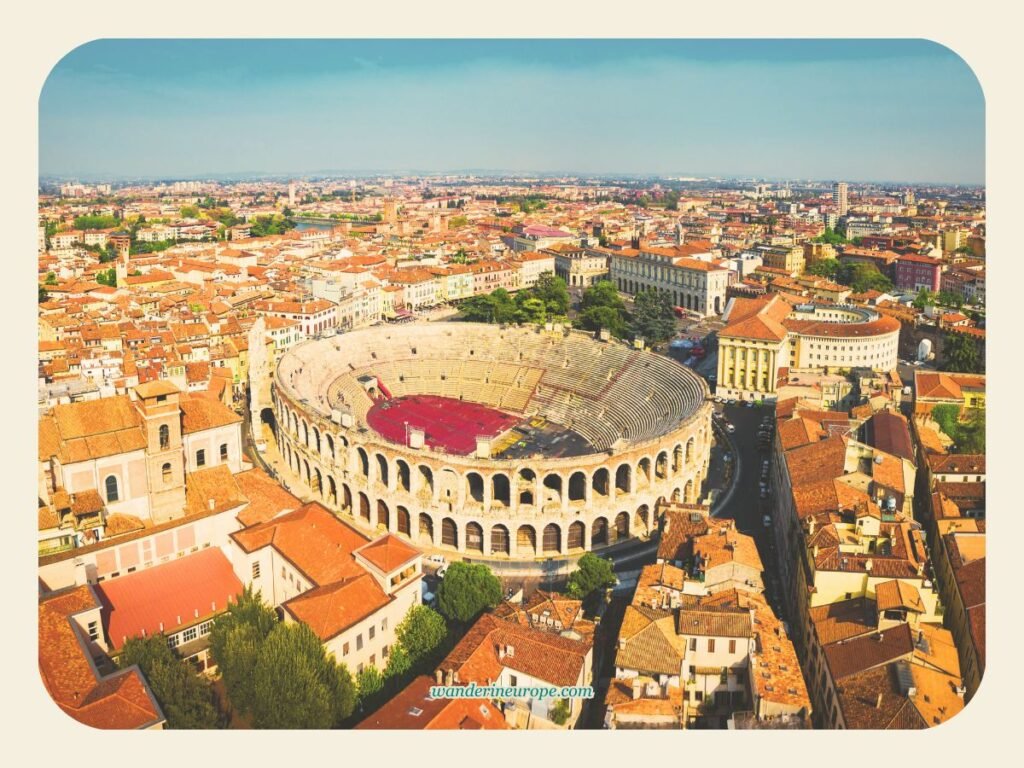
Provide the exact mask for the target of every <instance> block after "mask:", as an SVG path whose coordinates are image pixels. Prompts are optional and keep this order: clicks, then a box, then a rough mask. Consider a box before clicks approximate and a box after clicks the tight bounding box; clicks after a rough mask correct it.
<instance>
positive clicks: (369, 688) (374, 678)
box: [356, 664, 384, 709]
mask: <svg viewBox="0 0 1024 768" xmlns="http://www.w3.org/2000/svg"><path fill="white" fill-rule="evenodd" d="M356 687H357V688H358V689H359V703H360V705H362V706H363V707H364V708H366V709H369V706H368V705H367V702H372V701H373V700H374V698H375V697H376V696H377V694H379V693H380V692H381V691H382V690H383V689H384V675H382V674H381V673H380V670H379V669H377V668H376V667H375V666H373V665H372V664H370V665H369V666H366V667H363V671H362V672H360V673H359V674H358V675H356Z"/></svg>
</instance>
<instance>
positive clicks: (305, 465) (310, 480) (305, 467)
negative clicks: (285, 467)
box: [302, 459, 313, 488]
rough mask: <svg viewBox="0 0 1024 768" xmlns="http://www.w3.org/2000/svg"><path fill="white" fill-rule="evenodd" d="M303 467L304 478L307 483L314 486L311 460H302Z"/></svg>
mask: <svg viewBox="0 0 1024 768" xmlns="http://www.w3.org/2000/svg"><path fill="white" fill-rule="evenodd" d="M302 468H303V470H304V473H303V479H304V480H305V481H306V485H308V486H310V487H311V488H312V487H313V478H312V476H311V475H310V473H309V462H308V461H306V460H305V459H303V460H302Z"/></svg>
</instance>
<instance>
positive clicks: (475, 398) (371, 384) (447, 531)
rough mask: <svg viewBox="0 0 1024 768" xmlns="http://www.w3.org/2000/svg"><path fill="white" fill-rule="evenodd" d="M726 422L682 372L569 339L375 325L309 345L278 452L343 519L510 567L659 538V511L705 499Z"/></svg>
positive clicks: (279, 424)
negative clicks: (719, 428) (715, 427)
mask: <svg viewBox="0 0 1024 768" xmlns="http://www.w3.org/2000/svg"><path fill="white" fill-rule="evenodd" d="M711 412H712V406H711V403H710V402H709V393H708V390H707V387H706V385H705V384H704V382H703V379H701V378H700V377H699V376H697V375H696V374H694V373H693V372H692V371H690V370H689V369H686V368H684V367H683V366H680V365H679V364H677V363H676V362H674V361H673V360H671V359H669V358H667V357H663V356H661V355H656V354H654V353H652V352H649V351H646V350H642V349H635V348H633V347H630V346H628V345H626V344H623V343H621V342H618V341H613V340H607V339H595V338H594V337H593V335H591V334H587V333H581V332H577V331H569V330H563V329H561V328H553V329H547V330H545V329H537V328H532V327H501V326H497V325H482V324H471V323H429V324H414V325H405V326H394V327H386V328H376V329H364V330H360V331H355V332H352V333H348V334H345V335H344V336H339V337H335V338H331V339H325V340H322V341H311V342H307V343H305V344H302V345H300V346H298V347H296V348H294V349H293V350H291V351H290V352H289V353H288V354H287V355H286V356H285V357H284V358H282V360H281V363H280V365H279V366H278V369H277V372H276V375H275V379H274V386H273V418H274V422H275V426H276V434H277V438H278V444H279V448H280V451H281V454H282V456H283V458H284V460H285V462H286V463H287V464H288V467H289V471H290V473H291V475H292V477H296V478H298V479H300V480H301V481H302V482H303V483H305V484H306V485H307V486H308V487H309V488H310V489H312V493H313V495H314V496H315V497H316V498H318V499H321V500H322V501H323V503H324V504H326V505H327V506H328V507H330V508H332V509H334V510H336V511H339V512H341V513H343V514H345V515H349V516H351V518H352V519H353V520H354V521H355V522H356V523H357V524H358V525H360V526H362V527H363V528H364V529H369V530H377V529H383V530H388V531H391V532H394V533H396V534H398V535H399V536H404V537H406V538H408V539H410V540H412V541H415V542H417V543H418V544H420V545H421V546H426V547H437V548H449V549H451V550H453V551H455V552H459V553H466V554H473V553H476V554H479V555H486V556H495V557H499V558H501V557H507V558H513V559H530V558H534V557H551V556H556V555H567V554H570V553H574V552H576V553H578V552H582V551H585V550H590V549H597V548H601V547H604V546H607V545H609V544H612V543H614V542H616V541H618V540H622V539H625V538H629V537H632V536H637V535H646V534H648V533H649V532H650V531H651V530H652V529H653V528H654V527H655V525H656V522H655V519H654V507H655V504H656V503H657V502H658V500H659V499H676V500H680V501H689V502H693V501H696V500H697V499H698V498H699V497H700V495H701V484H702V482H703V480H704V478H705V477H706V474H707V466H708V455H709V449H710V445H711V439H712V436H711V423H710V422H711ZM263 415H264V418H269V414H267V413H266V412H264V414H263Z"/></svg>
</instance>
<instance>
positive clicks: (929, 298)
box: [914, 288, 935, 312]
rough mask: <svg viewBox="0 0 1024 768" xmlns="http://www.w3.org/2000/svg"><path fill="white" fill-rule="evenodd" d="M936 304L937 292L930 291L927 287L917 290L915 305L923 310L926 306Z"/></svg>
mask: <svg viewBox="0 0 1024 768" xmlns="http://www.w3.org/2000/svg"><path fill="white" fill-rule="evenodd" d="M934 305H935V294H934V293H932V292H931V291H929V290H928V289H927V288H922V289H921V290H920V291H918V292H917V297H916V298H915V299H914V307H915V308H916V309H919V310H921V311H922V312H923V311H924V310H925V308H926V307H931V306H934Z"/></svg>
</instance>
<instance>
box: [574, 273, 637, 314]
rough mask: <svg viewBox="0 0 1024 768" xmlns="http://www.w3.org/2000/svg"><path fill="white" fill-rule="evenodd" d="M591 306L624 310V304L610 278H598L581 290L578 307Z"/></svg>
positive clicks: (585, 307) (587, 307)
mask: <svg viewBox="0 0 1024 768" xmlns="http://www.w3.org/2000/svg"><path fill="white" fill-rule="evenodd" d="M591 307H611V308H612V309H618V310H625V308H626V305H625V303H624V302H623V301H622V297H621V296H619V292H618V291H617V290H615V284H614V283H612V281H611V280H599V281H597V282H596V283H594V284H593V285H591V286H590V287H589V288H587V290H585V291H584V292H583V298H581V299H580V309H590V308H591Z"/></svg>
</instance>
